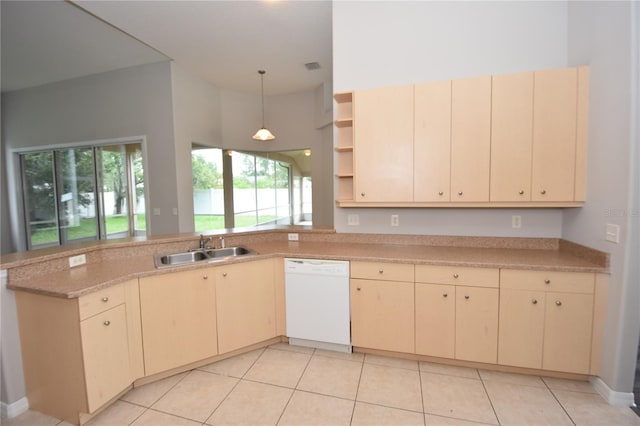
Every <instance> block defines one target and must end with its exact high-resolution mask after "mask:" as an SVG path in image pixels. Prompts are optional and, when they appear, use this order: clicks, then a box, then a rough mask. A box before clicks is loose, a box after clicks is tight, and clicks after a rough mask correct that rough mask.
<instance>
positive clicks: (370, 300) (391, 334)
mask: <svg viewBox="0 0 640 426" xmlns="http://www.w3.org/2000/svg"><path fill="white" fill-rule="evenodd" d="M413 271H414V266H413V265H409V264H395V263H383V262H351V291H350V293H351V342H352V344H353V346H360V347H365V348H372V349H381V350H386V351H395V352H409V353H413V352H414V351H415V332H414V330H415V316H414V306H415V305H414V283H413V280H414V272H413Z"/></svg>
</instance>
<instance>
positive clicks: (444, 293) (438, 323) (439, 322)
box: [416, 283, 456, 358]
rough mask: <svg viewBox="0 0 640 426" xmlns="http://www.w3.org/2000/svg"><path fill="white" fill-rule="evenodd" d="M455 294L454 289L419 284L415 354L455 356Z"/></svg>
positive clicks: (442, 356) (446, 286)
mask: <svg viewBox="0 0 640 426" xmlns="http://www.w3.org/2000/svg"><path fill="white" fill-rule="evenodd" d="M455 295H456V289H455V287H454V286H450V285H438V284H421V283H416V353H418V354H421V355H430V356H437V357H441V358H453V357H454V349H455V327H456V302H455Z"/></svg>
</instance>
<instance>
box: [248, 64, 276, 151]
mask: <svg viewBox="0 0 640 426" xmlns="http://www.w3.org/2000/svg"><path fill="white" fill-rule="evenodd" d="M265 73H266V71H265V70H258V74H260V93H261V96H262V127H261V128H260V130H258V131H257V132H256V134H255V135H253V139H255V140H257V141H271V140H274V139H275V138H276V137H275V136H273V133H271V132H270V131H269V129H267V128H266V127H264V75H265Z"/></svg>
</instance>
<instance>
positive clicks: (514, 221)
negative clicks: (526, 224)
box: [511, 216, 522, 229]
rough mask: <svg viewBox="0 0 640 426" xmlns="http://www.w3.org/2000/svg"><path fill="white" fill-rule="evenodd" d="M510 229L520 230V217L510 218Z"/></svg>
mask: <svg viewBox="0 0 640 426" xmlns="http://www.w3.org/2000/svg"><path fill="white" fill-rule="evenodd" d="M511 227H512V228H514V229H520V228H522V216H511Z"/></svg>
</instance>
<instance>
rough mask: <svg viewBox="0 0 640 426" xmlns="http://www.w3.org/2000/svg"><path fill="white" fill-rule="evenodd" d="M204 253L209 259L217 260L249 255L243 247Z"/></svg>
mask: <svg viewBox="0 0 640 426" xmlns="http://www.w3.org/2000/svg"><path fill="white" fill-rule="evenodd" d="M205 253H207V256H209V257H210V258H211V259H219V258H221V257H229V256H243V255H245V254H249V253H251V251H250V250H249V249H247V248H245V247H242V246H238V247H226V248H219V249H209V250H207V251H206V252H205Z"/></svg>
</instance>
